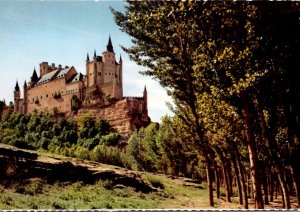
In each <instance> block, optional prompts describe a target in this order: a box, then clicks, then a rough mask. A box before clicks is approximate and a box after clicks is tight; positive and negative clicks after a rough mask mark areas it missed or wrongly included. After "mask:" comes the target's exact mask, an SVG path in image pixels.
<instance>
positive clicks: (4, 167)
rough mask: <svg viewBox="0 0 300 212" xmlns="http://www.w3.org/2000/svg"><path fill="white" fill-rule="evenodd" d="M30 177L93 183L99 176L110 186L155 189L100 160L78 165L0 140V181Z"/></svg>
mask: <svg viewBox="0 0 300 212" xmlns="http://www.w3.org/2000/svg"><path fill="white" fill-rule="evenodd" d="M74 160H76V159H74ZM77 163H78V161H77ZM31 178H41V179H43V180H45V181H46V182H47V183H50V184H51V183H54V182H57V181H59V182H77V181H81V182H83V183H86V184H94V183H96V182H98V181H100V180H108V181H110V182H111V183H110V186H111V187H112V188H113V187H115V186H116V187H119V188H120V187H132V188H134V189H135V190H136V191H141V192H144V193H148V192H151V191H154V190H155V189H153V188H152V187H151V186H150V185H149V184H147V183H146V182H144V181H143V180H142V178H141V177H140V176H139V175H137V174H134V173H128V172H117V171H114V170H108V169H104V168H103V169H102V168H101V167H100V164H98V163H93V162H91V163H89V164H81V165H78V164H76V163H73V162H72V159H70V160H69V161H68V160H58V159H53V158H47V157H40V156H39V155H38V154H36V153H35V152H29V151H23V150H20V149H17V148H14V147H10V146H7V145H3V144H0V184H2V185H5V186H9V185H10V184H14V183H16V182H18V183H20V182H22V181H28V179H31Z"/></svg>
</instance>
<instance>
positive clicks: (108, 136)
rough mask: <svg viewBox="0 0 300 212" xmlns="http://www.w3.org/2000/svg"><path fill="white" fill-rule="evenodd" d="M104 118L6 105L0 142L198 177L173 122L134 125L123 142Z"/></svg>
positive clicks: (200, 174) (195, 160)
mask: <svg viewBox="0 0 300 212" xmlns="http://www.w3.org/2000/svg"><path fill="white" fill-rule="evenodd" d="M123 140H124V138H122V136H121V135H120V134H118V133H116V132H114V130H113V129H112V128H111V126H110V125H109V124H108V123H107V122H106V121H104V120H101V119H99V118H93V117H92V116H91V115H90V114H89V113H87V114H83V115H81V116H80V117H79V118H78V119H77V120H76V121H75V120H72V119H69V120H67V119H65V118H63V117H61V118H59V117H57V116H56V115H55V114H50V113H46V112H40V111H39V112H38V111H34V112H32V113H28V114H26V115H24V114H21V113H15V112H12V111H5V112H4V114H3V117H2V120H1V121H0V142H1V143H4V144H9V145H13V146H16V147H19V148H24V149H31V150H41V151H45V152H51V153H54V154H60V155H64V156H69V157H77V158H80V159H87V160H93V161H97V162H102V163H106V164H111V165H117V166H121V167H126V168H128V169H132V170H140V171H148V172H156V173H164V174H170V175H174V176H186V177H193V178H195V179H202V178H203V177H204V176H205V173H203V171H202V170H203V169H202V168H201V161H200V160H199V158H198V157H197V153H196V152H194V150H193V148H192V146H191V145H189V144H188V143H185V142H184V141H183V140H182V139H181V138H180V137H178V136H177V135H176V124H174V122H173V119H172V118H170V117H168V116H166V117H164V118H163V119H162V124H160V125H159V124H158V123H151V124H150V125H149V126H148V127H146V128H141V129H140V130H139V131H137V130H135V131H134V132H133V134H132V135H131V137H130V138H129V141H128V142H124V141H123Z"/></svg>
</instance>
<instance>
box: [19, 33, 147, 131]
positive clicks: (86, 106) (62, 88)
mask: <svg viewBox="0 0 300 212" xmlns="http://www.w3.org/2000/svg"><path fill="white" fill-rule="evenodd" d="M106 48H107V49H106V51H104V52H103V53H102V56H99V55H97V54H96V51H94V56H93V58H92V59H91V60H90V58H89V54H87V58H86V75H82V74H81V73H78V72H77V71H76V69H75V67H73V66H71V67H68V66H65V67H62V66H61V65H58V67H56V66H55V64H54V63H52V64H51V65H49V64H48V62H42V63H41V64H40V67H39V68H40V73H39V75H40V76H38V74H37V72H36V70H35V68H34V71H33V74H32V76H31V79H30V82H28V83H27V82H26V81H25V83H24V86H23V90H24V93H23V98H21V92H20V87H19V84H18V81H17V83H16V86H15V90H14V111H15V112H20V113H23V114H26V113H29V112H32V111H33V110H39V111H41V110H42V111H47V112H53V113H60V114H64V115H65V116H66V117H75V118H76V117H78V116H80V115H81V114H82V113H90V114H91V115H92V116H94V117H100V118H101V119H104V120H106V121H108V122H109V123H110V124H111V125H112V127H113V128H115V129H116V130H117V132H119V133H122V134H124V135H129V134H130V133H131V132H132V130H133V129H134V128H140V127H142V126H146V125H148V124H149V123H150V118H149V116H148V109H147V90H146V87H145V89H144V93H143V97H124V96H123V70H122V58H121V56H120V59H119V61H118V62H117V59H116V57H115V52H114V49H113V45H112V42H111V38H110V37H109V40H108V44H107V46H106Z"/></svg>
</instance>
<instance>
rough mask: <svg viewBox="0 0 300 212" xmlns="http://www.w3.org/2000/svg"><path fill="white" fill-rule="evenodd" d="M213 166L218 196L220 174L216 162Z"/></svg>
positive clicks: (218, 194) (218, 196) (218, 195)
mask: <svg viewBox="0 0 300 212" xmlns="http://www.w3.org/2000/svg"><path fill="white" fill-rule="evenodd" d="M214 167H215V180H216V193H217V198H220V176H219V171H218V166H217V163H216V162H215V166H214Z"/></svg>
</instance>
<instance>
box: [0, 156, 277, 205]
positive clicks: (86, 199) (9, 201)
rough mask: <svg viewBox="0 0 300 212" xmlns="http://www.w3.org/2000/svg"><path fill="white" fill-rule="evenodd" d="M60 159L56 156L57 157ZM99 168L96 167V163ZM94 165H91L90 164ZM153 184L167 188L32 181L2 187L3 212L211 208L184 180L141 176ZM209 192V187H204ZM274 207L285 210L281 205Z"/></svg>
mask: <svg viewBox="0 0 300 212" xmlns="http://www.w3.org/2000/svg"><path fill="white" fill-rule="evenodd" d="M40 154H41V155H42V157H40V158H41V159H42V160H47V161H51V160H54V161H55V159H53V155H50V154H46V153H40ZM55 157H56V156H55ZM58 157H59V158H60V160H64V161H65V160H68V161H72V163H74V164H79V165H87V164H89V163H90V162H88V161H83V160H78V159H73V158H66V157H62V156H58ZM93 164H95V163H93ZM90 165H91V164H90ZM96 166H97V167H101V169H110V170H114V171H117V172H126V171H128V170H126V169H123V168H120V167H114V166H110V165H105V164H100V163H99V164H96ZM138 174H139V175H142V178H143V179H144V180H145V181H148V182H149V183H151V182H152V183H156V184H157V185H158V186H163V187H164V188H163V189H161V188H160V189H158V191H157V192H152V193H149V194H144V193H141V192H135V191H134V190H133V189H132V188H126V187H121V188H112V186H111V184H110V182H109V181H99V182H98V183H96V184H94V185H84V184H83V183H81V182H77V183H60V182H56V183H54V184H51V185H50V184H46V183H45V182H44V181H43V180H42V179H38V178H34V179H30V180H29V181H28V182H27V183H23V184H14V185H12V186H10V187H8V188H4V186H2V185H0V194H1V195H0V209H95V208H108V209H110V208H117V209H121V208H129V209H135V208H142V209H149V208H161V209H162V208H166V209H172V208H186V209H187V208H209V202H208V192H207V190H206V189H199V188H195V187H193V186H199V185H197V184H190V183H189V184H190V185H192V186H185V184H187V183H186V182H185V181H184V179H183V178H178V179H173V180H172V179H170V178H168V177H167V176H164V175H155V174H150V173H141V172H139V173H138ZM201 186H203V187H204V188H205V184H202V185H201ZM232 199H233V202H234V203H226V202H225V201H223V200H222V199H216V198H215V207H216V208H242V206H240V205H238V204H237V198H232ZM273 207H279V208H280V207H281V206H280V203H279V204H277V205H274V204H273Z"/></svg>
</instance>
